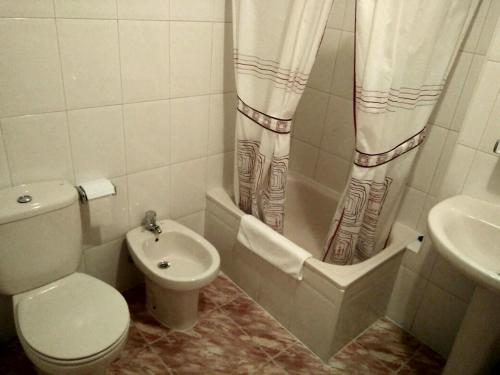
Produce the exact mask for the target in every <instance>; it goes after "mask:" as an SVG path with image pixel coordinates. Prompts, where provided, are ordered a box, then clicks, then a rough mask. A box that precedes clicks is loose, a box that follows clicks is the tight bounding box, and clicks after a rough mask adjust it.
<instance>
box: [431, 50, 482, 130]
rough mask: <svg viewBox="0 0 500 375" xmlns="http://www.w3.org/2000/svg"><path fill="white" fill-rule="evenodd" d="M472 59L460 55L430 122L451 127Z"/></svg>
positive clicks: (462, 53) (468, 54)
mask: <svg viewBox="0 0 500 375" xmlns="http://www.w3.org/2000/svg"><path fill="white" fill-rule="evenodd" d="M472 58H473V55H472V54H471V53H466V52H461V53H459V54H458V56H457V59H456V60H455V64H454V67H453V69H452V71H451V72H450V75H449V76H448V80H447V83H446V86H445V88H444V90H443V93H442V94H441V97H440V100H439V102H438V104H437V105H436V107H435V109H434V111H433V113H432V116H431V118H430V120H429V122H431V123H434V124H438V125H440V126H443V127H445V128H449V127H450V126H451V123H452V119H453V115H454V114H455V110H456V108H457V104H458V101H459V100H460V95H461V93H462V87H463V86H464V82H465V79H466V77H467V74H468V72H469V69H470V66H471V64H472Z"/></svg>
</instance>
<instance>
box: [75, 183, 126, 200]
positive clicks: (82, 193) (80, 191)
mask: <svg viewBox="0 0 500 375" xmlns="http://www.w3.org/2000/svg"><path fill="white" fill-rule="evenodd" d="M111 185H112V186H113V190H114V191H113V192H112V193H111V195H116V186H115V184H113V183H111ZM75 188H76V190H77V191H78V196H79V197H80V202H81V203H87V202H88V201H89V198H88V196H87V193H86V191H85V189H84V188H83V187H82V186H81V185H77V186H75Z"/></svg>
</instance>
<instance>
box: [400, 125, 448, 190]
mask: <svg viewBox="0 0 500 375" xmlns="http://www.w3.org/2000/svg"><path fill="white" fill-rule="evenodd" d="M447 135H448V130H446V129H444V128H441V127H439V126H435V125H434V126H432V127H431V129H430V132H429V134H428V136H427V139H426V141H425V143H424V145H423V146H422V147H421V149H420V150H419V153H418V156H417V161H416V163H415V165H414V167H413V171H412V174H411V177H410V182H409V184H410V185H411V186H412V187H414V188H416V189H419V190H421V191H424V192H429V190H430V188H431V183H432V178H433V177H434V172H435V170H436V168H437V165H438V162H439V155H440V154H441V150H442V149H443V145H444V142H445V141H446V137H447Z"/></svg>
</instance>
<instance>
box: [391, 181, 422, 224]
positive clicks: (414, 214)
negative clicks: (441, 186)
mask: <svg viewBox="0 0 500 375" xmlns="http://www.w3.org/2000/svg"><path fill="white" fill-rule="evenodd" d="M425 197H426V194H425V193H424V192H421V191H420V190H417V189H413V188H411V187H407V188H406V190H405V193H404V195H403V200H402V202H401V206H400V208H399V213H398V216H397V219H396V220H397V221H398V222H400V223H402V224H405V225H406V226H408V227H410V228H416V227H417V223H418V219H419V218H420V215H421V214H422V209H423V206H424V202H425Z"/></svg>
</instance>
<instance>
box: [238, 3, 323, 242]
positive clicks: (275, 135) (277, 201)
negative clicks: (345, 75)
mask: <svg viewBox="0 0 500 375" xmlns="http://www.w3.org/2000/svg"><path fill="white" fill-rule="evenodd" d="M331 5H332V0H272V1H269V0H233V42H234V67H235V73H236V88H237V92H238V105H237V117H236V155H235V158H236V161H235V181H234V187H235V201H236V203H237V204H238V205H239V207H240V208H241V209H242V210H243V211H244V212H246V213H249V214H252V215H254V216H256V217H257V218H259V219H260V220H262V221H263V222H264V223H266V224H267V225H269V226H270V227H271V228H273V229H274V230H276V231H278V232H280V233H281V232H282V231H283V217H284V203H285V187H286V177H287V171H288V158H289V150H290V131H291V126H292V119H293V115H294V113H295V109H296V107H297V104H298V102H299V99H300V97H301V95H302V93H303V91H304V89H305V86H306V83H307V78H308V76H309V73H310V71H311V68H312V65H313V62H314V59H315V57H316V52H317V50H318V47H319V44H320V41H321V38H322V35H323V32H324V30H325V26H326V22H327V19H328V15H329V12H330V8H331Z"/></svg>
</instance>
